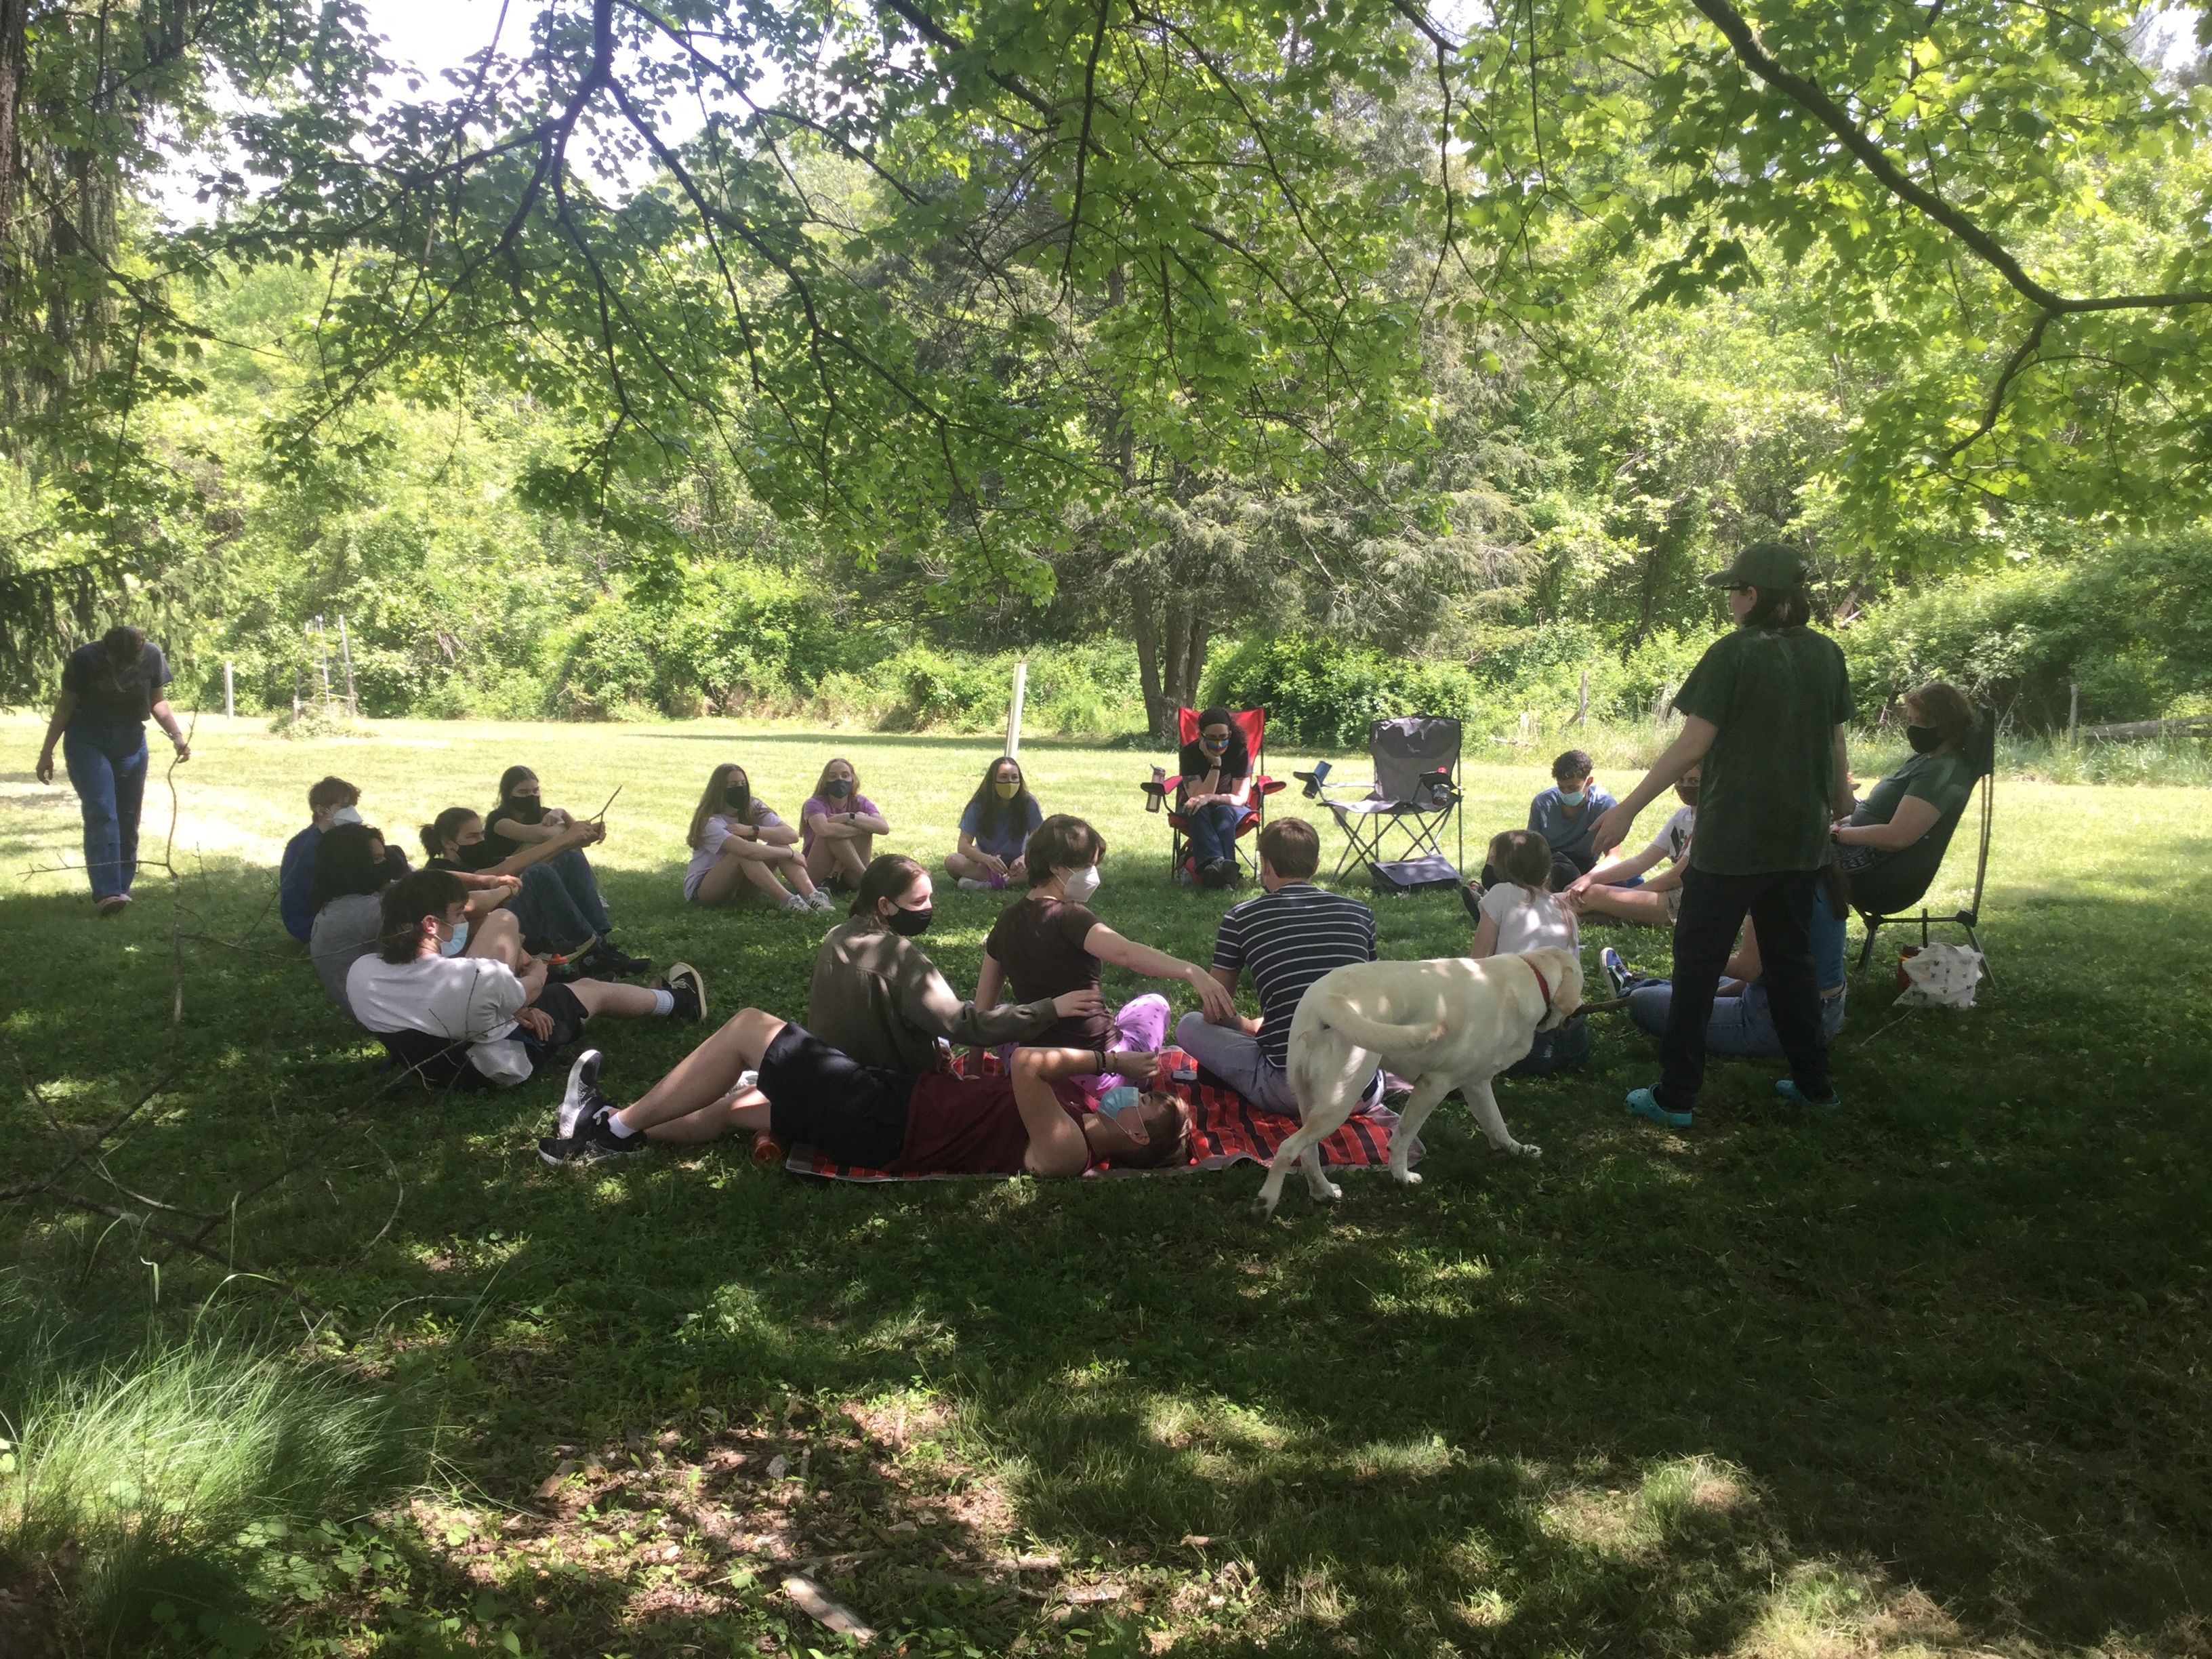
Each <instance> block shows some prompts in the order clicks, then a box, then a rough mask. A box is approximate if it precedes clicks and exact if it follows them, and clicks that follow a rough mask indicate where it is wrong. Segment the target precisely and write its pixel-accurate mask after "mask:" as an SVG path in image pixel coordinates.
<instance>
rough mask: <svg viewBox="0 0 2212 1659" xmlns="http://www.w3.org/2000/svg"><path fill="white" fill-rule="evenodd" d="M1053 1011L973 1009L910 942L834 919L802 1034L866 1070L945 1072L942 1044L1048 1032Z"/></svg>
mask: <svg viewBox="0 0 2212 1659" xmlns="http://www.w3.org/2000/svg"><path fill="white" fill-rule="evenodd" d="M1058 1018H1059V1014H1058V1013H1057V1012H1055V1010H1054V1007H1053V1006H1052V1000H1051V999H1050V998H1047V999H1045V1000H1042V1001H1041V1002H1025V1003H1019V1004H1008V1005H1006V1006H1001V1007H997V1008H978V1007H977V1006H975V1004H974V1003H972V1002H963V1001H962V1000H960V999H959V998H958V997H957V996H956V995H954V994H953V990H952V987H951V986H950V985H948V984H946V983H945V975H942V974H940V973H939V972H938V971H937V965H936V964H935V963H933V962H931V961H930V959H929V958H928V957H926V956H924V955H923V954H922V953H921V947H920V946H919V945H915V943H914V941H913V940H911V939H904V938H902V937H901V936H900V935H898V934H896V933H893V932H891V930H890V928H888V927H884V926H883V925H882V924H881V923H879V922H877V921H872V920H868V919H866V918H855V919H854V920H853V921H844V922H840V923H839V924H838V925H837V926H836V927H833V928H831V929H830V930H829V937H828V938H827V939H823V941H822V951H821V954H819V955H818V956H817V957H815V958H814V983H813V985H812V987H811V989H810V990H809V992H808V994H807V1008H806V1029H807V1030H810V1031H811V1032H813V1033H814V1035H815V1036H817V1037H819V1038H821V1039H822V1041H823V1042H826V1043H828V1044H829V1046H830V1047H831V1048H836V1049H840V1050H842V1052H844V1053H846V1054H850V1055H851V1056H852V1057H853V1058H854V1059H855V1060H859V1061H860V1062H861V1064H863V1065H866V1066H883V1067H884V1068H886V1069H887V1070H890V1071H895V1072H910V1073H923V1072H939V1071H942V1070H944V1069H945V1060H946V1054H945V1043H946V1042H948V1041H949V1042H967V1043H974V1044H976V1045H978V1046H979V1047H985V1048H989V1047H995V1046H996V1045H998V1044H1000V1043H1002V1042H1022V1041H1024V1039H1025V1038H1029V1037H1034V1036H1037V1035H1038V1034H1039V1033H1040V1032H1042V1031H1044V1030H1048V1028H1049V1027H1050V1026H1051V1025H1052V1024H1053V1023H1054V1020H1056V1019H1058Z"/></svg>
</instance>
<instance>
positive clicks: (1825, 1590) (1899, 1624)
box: [1735, 1561, 2127, 1659]
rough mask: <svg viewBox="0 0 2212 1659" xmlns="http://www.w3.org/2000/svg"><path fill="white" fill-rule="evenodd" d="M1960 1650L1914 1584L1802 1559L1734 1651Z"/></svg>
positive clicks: (1812, 1657)
mask: <svg viewBox="0 0 2212 1659" xmlns="http://www.w3.org/2000/svg"><path fill="white" fill-rule="evenodd" d="M1961 1650H1976V1651H1979V1650H1980V1649H1979V1648H1978V1644H1974V1643H1972V1642H1970V1641H1968V1640H1967V1638H1966V1635H1965V1633H1964V1632H1961V1631H1960V1628H1959V1627H1958V1626H1957V1625H1956V1624H1954V1622H1953V1621H1952V1620H1950V1619H1949V1618H1948V1616H1947V1615H1946V1614H1945V1613H1944V1612H1943V1610H1942V1608H1941V1607H1937V1606H1936V1603H1935V1602H1933V1601H1930V1600H1929V1598H1928V1597H1927V1596H1926V1595H1923V1594H1922V1593H1921V1592H1920V1591H1919V1590H1917V1589H1912V1588H1911V1587H1909V1586H1908V1587H1904V1588H1899V1586H1896V1585H1893V1584H1891V1583H1887V1582H1886V1581H1885V1580H1884V1579H1883V1578H1882V1577H1881V1576H1880V1574H1879V1573H1878V1572H1877V1571H1875V1570H1874V1569H1872V1568H1871V1567H1847V1566H1844V1565H1838V1564H1837V1563H1835V1562H1831V1561H1808V1562H1803V1563H1801V1564H1799V1565H1797V1566H1796V1567H1794V1568H1792V1569H1791V1570H1790V1571H1789V1572H1788V1573H1786V1574H1785V1575H1784V1577H1783V1578H1782V1579H1781V1581H1780V1582H1779V1583H1777V1584H1776V1585H1775V1586H1774V1588H1773V1589H1772V1590H1771V1592H1770V1593H1769V1594H1768V1595H1767V1596H1766V1598H1765V1604H1764V1606H1762V1607H1760V1609H1759V1613H1758V1616H1757V1618H1756V1619H1755V1620H1753V1623H1752V1625H1751V1626H1750V1628H1749V1629H1748V1630H1747V1632H1746V1633H1745V1636H1744V1638H1743V1640H1742V1641H1741V1642H1740V1643H1739V1644H1737V1646H1736V1649H1735V1652H1736V1653H1737V1654H1738V1655H1739V1656H1741V1659H1858V1656H1862V1655H1865V1654H1869V1653H1879V1654H1882V1655H1886V1656H1889V1659H1916V1656H1921V1655H1945V1654H1954V1653H1958V1652H1960V1651H1961ZM2120 1651H2123V1652H2124V1651H2127V1650H2126V1649H2125V1648H2123V1649H2121V1650H2120Z"/></svg>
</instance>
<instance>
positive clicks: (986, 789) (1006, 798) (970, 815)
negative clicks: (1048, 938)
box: [945, 755, 1044, 893]
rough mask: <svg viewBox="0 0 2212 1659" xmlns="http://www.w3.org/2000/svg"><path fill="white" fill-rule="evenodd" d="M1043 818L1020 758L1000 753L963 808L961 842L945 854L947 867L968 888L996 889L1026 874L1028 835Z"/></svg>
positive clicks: (962, 887) (980, 891) (1020, 879)
mask: <svg viewBox="0 0 2212 1659" xmlns="http://www.w3.org/2000/svg"><path fill="white" fill-rule="evenodd" d="M1043 822H1044V809H1043V808H1042V807H1041V806H1039V805H1037V799H1036V796H1035V795H1032V794H1031V793H1030V786H1029V780H1028V779H1027V778H1026V777H1025V776H1024V775H1023V773H1022V763H1020V762H1019V761H1018V760H1016V759H1015V758H1014V757H1012V755H1001V756H1000V757H999V758H998V759H996V760H994V761H993V762H992V763H991V764H990V767H989V768H988V769H987V770H986V771H985V772H984V774H983V781H982V782H981V784H979V785H978V786H977V787H976V790H975V793H974V794H973V795H971V796H970V797H969V800H968V805H966V806H965V807H963V809H962V810H961V813H960V844H959V846H957V848H954V849H953V850H952V851H951V852H950V853H947V854H945V873H946V874H948V875H950V876H951V878H953V879H954V880H955V881H957V882H958V883H959V884H960V887H961V890H962V891H963V892H969V893H987V892H998V891H1000V890H1003V889H1005V888H1006V887H1007V886H1009V885H1011V884H1015V883H1018V882H1021V881H1024V880H1026V879H1027V878H1028V876H1029V872H1030V867H1029V865H1028V863H1027V862H1026V860H1025V858H1024V854H1026V853H1027V851H1028V848H1029V842H1030V834H1031V833H1032V832H1033V831H1034V830H1035V829H1036V827H1037V825H1039V824H1041V823H1043Z"/></svg>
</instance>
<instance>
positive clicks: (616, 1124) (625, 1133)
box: [607, 1112, 641, 1140]
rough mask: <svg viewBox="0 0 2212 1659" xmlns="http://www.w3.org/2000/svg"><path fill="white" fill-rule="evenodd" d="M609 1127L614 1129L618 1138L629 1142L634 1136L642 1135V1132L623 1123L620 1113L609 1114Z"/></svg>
mask: <svg viewBox="0 0 2212 1659" xmlns="http://www.w3.org/2000/svg"><path fill="white" fill-rule="evenodd" d="M607 1127H609V1128H610V1129H612V1130H613V1131H614V1132H615V1136H616V1138H617V1139H620V1140H628V1139H629V1138H630V1137H631V1136H632V1135H634V1134H637V1133H641V1131H639V1130H636V1129H633V1128H631V1127H629V1124H627V1123H625V1122H623V1121H622V1114H621V1113H620V1112H609V1113H608V1114H607Z"/></svg>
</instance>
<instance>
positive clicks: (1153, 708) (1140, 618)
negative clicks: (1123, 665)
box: [1129, 592, 1173, 738]
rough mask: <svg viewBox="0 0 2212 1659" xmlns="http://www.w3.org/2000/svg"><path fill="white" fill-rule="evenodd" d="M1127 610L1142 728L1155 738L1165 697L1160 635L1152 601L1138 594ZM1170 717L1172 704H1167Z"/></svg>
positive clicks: (1150, 597) (1147, 594) (1145, 594)
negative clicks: (1142, 713) (1140, 697)
mask: <svg viewBox="0 0 2212 1659" xmlns="http://www.w3.org/2000/svg"><path fill="white" fill-rule="evenodd" d="M1134 600H1135V602H1134V603H1133V605H1130V607H1129V637H1130V638H1131V639H1132V640H1133V641H1135V642H1136V647H1137V685H1138V689H1139V690H1140V691H1142V693H1143V694H1144V698H1145V725H1146V727H1147V729H1149V730H1150V731H1151V732H1152V735H1153V736H1154V737H1155V738H1157V737H1158V736H1160V735H1161V732H1160V705H1161V704H1162V703H1163V702H1166V694H1165V693H1164V691H1163V690H1162V689H1161V686H1160V636H1159V628H1158V621H1157V619H1156V618H1155V617H1153V615H1152V595H1150V594H1149V593H1145V592H1139V593H1137V594H1136V595H1135V596H1134ZM1169 708H1170V717H1172V711H1173V705H1172V704H1171V703H1170V705H1169Z"/></svg>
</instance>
